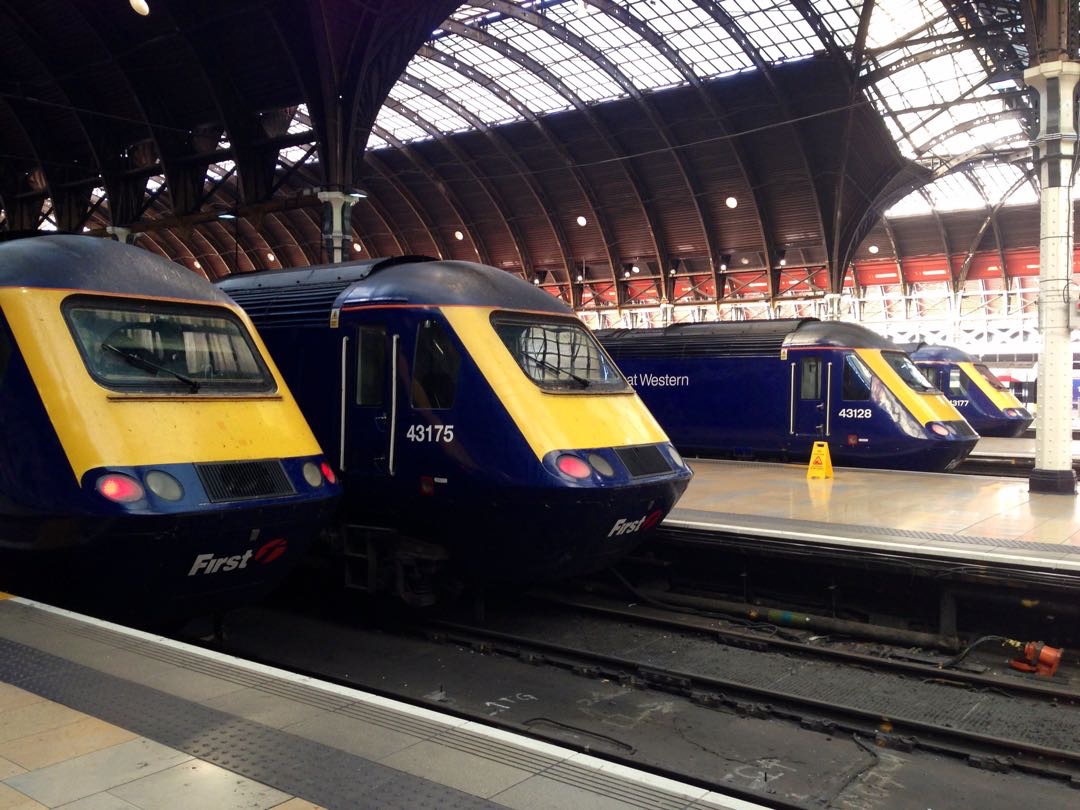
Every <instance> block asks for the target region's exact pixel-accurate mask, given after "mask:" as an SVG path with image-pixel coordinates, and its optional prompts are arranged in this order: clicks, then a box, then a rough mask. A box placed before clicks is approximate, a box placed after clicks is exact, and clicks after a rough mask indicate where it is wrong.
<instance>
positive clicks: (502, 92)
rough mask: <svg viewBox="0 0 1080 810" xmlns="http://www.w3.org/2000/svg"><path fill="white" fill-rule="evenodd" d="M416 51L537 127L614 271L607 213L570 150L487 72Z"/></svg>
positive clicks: (615, 262)
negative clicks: (556, 157)
mask: <svg viewBox="0 0 1080 810" xmlns="http://www.w3.org/2000/svg"><path fill="white" fill-rule="evenodd" d="M417 54H418V55H419V56H423V57H424V58H426V59H432V60H436V61H438V62H439V63H440V64H442V65H443V66H444V67H447V68H449V69H450V70H453V71H455V72H457V73H460V74H461V75H462V76H464V77H465V78H467V79H469V80H470V81H472V82H475V83H477V84H479V85H481V86H483V87H486V88H487V89H488V90H489V91H490V92H491V93H493V94H495V95H497V96H498V97H499V98H500V99H502V100H503V101H505V102H506V103H507V104H509V105H510V106H511V107H513V108H514V111H515V112H517V113H518V115H520V116H521V117H522V118H524V119H525V120H526V121H529V122H530V123H531V124H532V125H533V126H534V127H535V128H536V129H537V131H538V132H539V133H540V135H541V136H542V137H543V138H544V140H545V142H546V143H547V144H548V146H550V147H551V148H552V149H553V150H554V151H555V152H556V153H557V154H558V155H559V157H560V158H562V160H563V163H564V164H565V168H566V170H567V171H568V172H569V173H570V175H571V177H573V179H574V182H575V184H576V185H577V187H578V190H579V191H580V192H581V195H582V196H583V197H584V198H585V202H586V204H587V205H588V207H589V215H590V221H593V222H595V223H596V226H597V228H598V229H599V230H600V236H601V238H602V240H603V243H604V251H605V253H606V254H607V260H608V265H609V267H610V269H611V274H612V278H614V277H615V274H616V272H617V268H618V265H619V261H618V258H617V257H616V256H615V253H614V252H613V250H612V245H614V244H615V238H614V236H613V235H612V232H611V225H610V223H609V222H608V220H607V217H606V216H605V215H604V214H603V213H602V212H601V209H600V205H599V203H598V202H597V200H596V195H595V193H594V192H593V190H592V187H591V186H590V184H589V182H588V181H587V180H586V179H585V177H584V175H583V174H582V172H581V169H580V168H578V165H577V161H575V160H574V159H573V158H572V157H571V155H570V153H569V152H568V151H567V150H566V147H565V146H564V145H563V144H562V143H561V142H560V141H559V139H558V138H556V137H555V136H554V134H553V133H552V132H551V129H550V128H549V127H548V125H547V124H545V123H544V121H543V119H542V118H540V117H539V116H538V115H536V114H535V113H534V112H533V111H532V110H530V109H529V108H528V107H527V106H526V105H525V104H524V103H523V102H522V101H521V100H520V99H518V98H517V97H516V96H515V95H514V94H513V93H511V92H510V91H509V90H507V89H506V88H504V87H502V86H500V85H499V83H498V82H496V81H495V80H493V79H492V78H491V77H489V76H487V74H484V73H481V72H480V71H479V70H477V69H476V68H474V67H472V66H471V65H467V64H465V63H463V62H461V61H459V60H457V59H455V58H454V57H453V56H450V55H449V54H445V53H442V52H441V51H439V50H437V49H435V48H432V47H430V46H427V45H425V46H424V47H422V48H421V49H420V50H419V51H418V52H417ZM405 76H407V77H408V78H410V79H411V78H413V77H411V76H408V74H407V73H406V74H405ZM416 81H418V82H421V81H422V80H419V79H417V80H416ZM423 85H424V86H426V87H430V85H428V84H427V83H426V82H423ZM418 89H419V87H418ZM433 89H434V88H433ZM425 92H426V91H425ZM435 92H436V93H437V92H438V91H437V90H436V91H435ZM438 98H439V100H440V101H441V102H442V103H444V104H445V103H447V102H448V101H452V99H447V98H446V97H445V96H444V95H442V94H440V95H439V96H438ZM460 106H461V105H458V106H457V107H455V108H452V109H458V108H460ZM499 144H500V145H502V144H504V141H503V139H501V138H500V139H499ZM504 148H505V147H504ZM571 255H572V254H571Z"/></svg>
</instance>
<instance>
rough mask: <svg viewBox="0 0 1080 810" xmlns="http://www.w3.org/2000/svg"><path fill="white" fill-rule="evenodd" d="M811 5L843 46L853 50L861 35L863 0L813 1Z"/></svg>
mask: <svg viewBox="0 0 1080 810" xmlns="http://www.w3.org/2000/svg"><path fill="white" fill-rule="evenodd" d="M810 5H811V6H813V7H814V10H815V11H817V13H818V15H820V17H821V19H822V20H823V21H824V23H825V25H826V27H828V29H829V30H830V31H832V32H833V36H834V37H835V38H836V41H837V42H838V43H839V44H840V45H841V46H843V47H845V48H851V47H852V46H853V45H854V44H855V38H856V37H857V36H858V33H859V10H860V9H861V8H862V2H861V0H811V2H810Z"/></svg>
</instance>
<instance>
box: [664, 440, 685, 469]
mask: <svg viewBox="0 0 1080 810" xmlns="http://www.w3.org/2000/svg"><path fill="white" fill-rule="evenodd" d="M667 450H668V455H670V456H671V460H672V461H674V462H675V465H676V466H677V467H683V466H685V465H684V463H683V460H682V456H681V455H679V451H678V450H676V449H675V445H673V444H669V445H668V446H667Z"/></svg>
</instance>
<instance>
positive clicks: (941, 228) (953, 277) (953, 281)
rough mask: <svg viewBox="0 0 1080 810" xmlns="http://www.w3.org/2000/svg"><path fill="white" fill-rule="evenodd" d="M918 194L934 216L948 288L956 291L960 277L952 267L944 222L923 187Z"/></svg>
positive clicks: (950, 251) (950, 249)
mask: <svg viewBox="0 0 1080 810" xmlns="http://www.w3.org/2000/svg"><path fill="white" fill-rule="evenodd" d="M919 194H921V195H922V197H923V199H924V200H926V202H927V204H928V205H929V206H930V214H931V215H932V216H933V217H934V224H936V225H937V229H938V236H940V237H941V247H942V249H943V250H944V252H945V265H946V267H947V268H948V270H949V288H950V289H951V290H952V291H953V292H956V291H957V290H958V289H960V279H959V278H958V276H957V273H956V268H955V267H953V258H952V247H951V246H950V245H949V235H948V233H946V232H945V223H944V222H943V221H942V220H941V214H940V213H939V212H938V210H937V206H935V205H934V201H933V200H932V199H930V195H929V194H927V193H926V191H925V189H919Z"/></svg>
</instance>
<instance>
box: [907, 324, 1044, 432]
mask: <svg viewBox="0 0 1080 810" xmlns="http://www.w3.org/2000/svg"><path fill="white" fill-rule="evenodd" d="M904 348H906V349H907V351H908V352H910V353H911V359H912V360H913V361H914V362H915V365H916V366H918V367H919V370H920V371H921V372H922V373H923V374H924V375H926V378H927V379H928V380H930V382H931V383H933V384H934V385H935V386H936V387H937V388H938V389H940V390H941V391H942V392H943V393H944V394H945V396H947V397H948V398H949V401H950V402H951V403H952V404H953V405H955V406H956V409H957V410H958V411H960V413H961V414H962V415H963V417H964V418H965V419H967V421H968V423H969V424H970V425H971V426H972V427H973V428H974V429H975V432H976V433H978V434H979V435H980V436H1003V437H1007V438H1012V437H1016V436H1021V435H1023V433H1024V431H1025V430H1027V429H1028V427H1029V426H1030V425H1031V423H1032V421H1033V419H1034V417H1033V416H1032V414H1031V412H1030V411H1029V410H1028V409H1027V408H1025V407H1024V405H1023V403H1021V402H1020V400H1018V399H1017V398H1016V395H1015V394H1013V393H1012V392H1011V391H1010V390H1009V389H1008V388H1006V387H1005V385H1004V384H1003V383H1002V382H1001V380H999V379H998V378H997V377H995V376H994V372H992V371H991V370H990V369H988V368H987V367H986V365H985V364H984V363H982V362H980V361H979V360H978V359H977V358H975V357H972V356H971V355H970V354H968V353H967V352H964V351H961V350H960V349H956V348H953V347H952V346H935V345H931V344H927V343H916V344H912V345H910V346H905V347H904Z"/></svg>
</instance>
